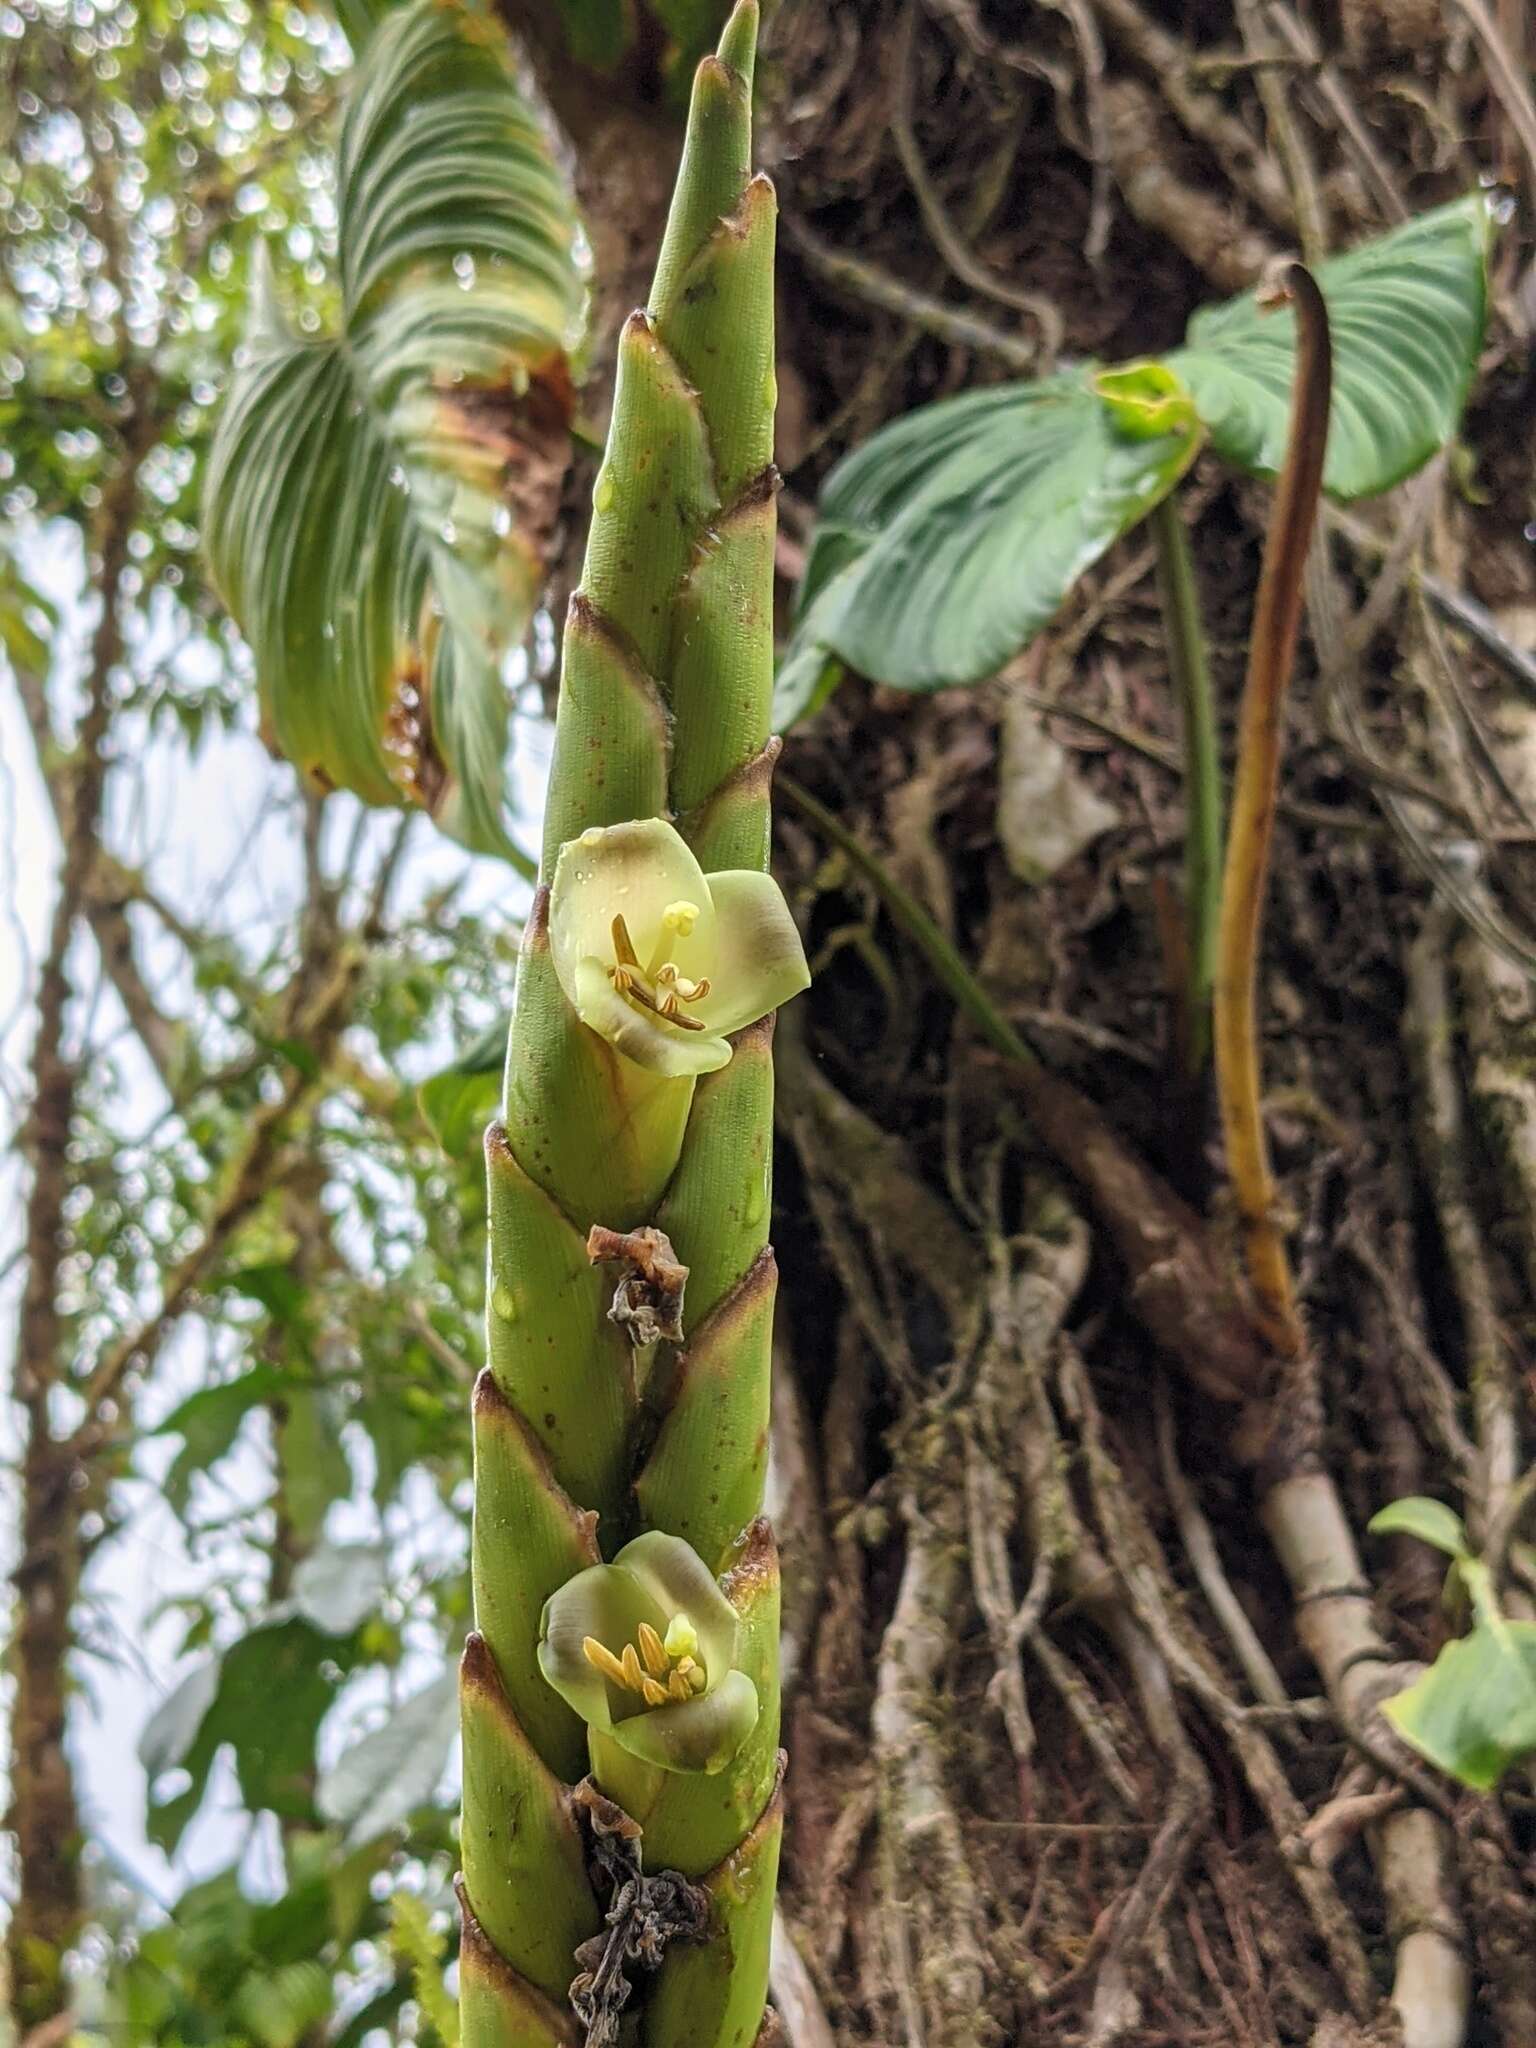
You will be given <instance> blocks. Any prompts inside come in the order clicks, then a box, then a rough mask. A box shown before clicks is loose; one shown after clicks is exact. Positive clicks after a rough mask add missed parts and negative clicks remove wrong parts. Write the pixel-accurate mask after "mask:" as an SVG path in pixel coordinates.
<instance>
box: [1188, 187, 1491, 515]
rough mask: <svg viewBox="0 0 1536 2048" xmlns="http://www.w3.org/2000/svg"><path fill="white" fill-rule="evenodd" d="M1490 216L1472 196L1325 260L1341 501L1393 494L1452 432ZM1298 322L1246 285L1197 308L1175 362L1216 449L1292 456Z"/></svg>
mask: <svg viewBox="0 0 1536 2048" xmlns="http://www.w3.org/2000/svg"><path fill="white" fill-rule="evenodd" d="M1490 220H1491V216H1490V213H1489V208H1488V202H1487V200H1486V198H1485V197H1484V196H1483V194H1482V193H1480V192H1474V193H1471V194H1469V195H1468V196H1467V197H1466V198H1465V199H1458V200H1456V201H1455V202H1454V203H1453V204H1452V205H1450V206H1442V207H1439V208H1438V209H1437V210H1436V211H1435V212H1433V213H1427V214H1424V215H1423V216H1422V217H1421V218H1420V219H1418V220H1411V221H1408V222H1406V223H1405V225H1404V226H1402V227H1400V228H1396V229H1394V230H1393V232H1392V233H1391V234H1389V235H1383V236H1381V237H1380V238H1379V239H1378V240H1376V241H1372V242H1366V243H1364V244H1363V245H1362V246H1361V247H1360V248H1358V249H1351V250H1350V251H1349V252H1348V254H1347V255H1343V256H1332V257H1329V258H1328V259H1327V260H1326V261H1324V262H1322V263H1319V264H1318V265H1317V268H1316V277H1317V281H1318V284H1319V285H1320V286H1321V288H1322V293H1323V297H1324V298H1325V299H1326V300H1327V302H1328V319H1329V325H1330V327H1331V328H1332V331H1333V351H1334V375H1333V414H1332V421H1331V425H1330V429H1329V435H1328V460H1327V466H1326V469H1325V471H1324V475H1323V486H1324V488H1325V489H1326V490H1327V491H1328V492H1329V493H1330V494H1331V495H1332V496H1333V497H1335V498H1365V497H1370V496H1372V495H1373V494H1374V493H1376V492H1377V491H1385V490H1387V489H1389V488H1390V487H1391V486H1392V485H1393V484H1395V483H1399V482H1401V480H1402V479H1403V478H1404V477H1405V476H1410V475H1411V474H1412V473H1413V471H1414V470H1416V469H1417V468H1418V467H1419V466H1420V464H1422V463H1424V462H1426V461H1427V460H1428V459H1429V457H1430V456H1431V455H1433V454H1434V453H1435V451H1436V449H1438V448H1441V447H1443V446H1444V445H1445V443H1446V442H1447V441H1449V440H1450V438H1451V436H1452V435H1453V434H1454V433H1455V431H1456V426H1457V422H1458V420H1459V419H1460V417H1461V409H1462V407H1463V405H1464V404H1465V403H1466V397H1467V390H1468V387H1469V385H1470V384H1471V381H1472V374H1473V371H1474V369H1475V368H1476V365H1477V354H1478V350H1479V348H1480V346H1481V345H1482V338H1483V320H1484V314H1485V304H1486V298H1487V278H1486V264H1487V250H1488V239H1489V230H1490ZM1295 327H1296V323H1295V316H1294V314H1293V313H1292V311H1291V309H1290V308H1289V307H1288V306H1286V307H1281V308H1278V309H1277V310H1275V311H1273V312H1262V311H1260V309H1259V307H1258V304H1257V303H1256V300H1255V296H1254V294H1253V293H1252V292H1248V293H1246V294H1245V295H1244V296H1243V297H1242V298H1238V299H1233V300H1231V301H1230V302H1229V303H1228V304H1227V305H1225V306H1214V307H1211V308H1209V309H1208V310H1206V311H1205V312H1201V313H1197V314H1196V315H1195V317H1194V319H1193V320H1192V321H1191V322H1190V325H1189V334H1188V338H1187V340H1186V343H1185V346H1184V347H1183V348H1181V349H1179V350H1178V351H1177V352H1176V353H1175V354H1173V355H1171V356H1169V357H1168V358H1167V363H1168V366H1169V367H1170V368H1171V369H1173V370H1175V371H1177V373H1178V375H1179V376H1180V377H1181V378H1182V379H1183V381H1184V382H1185V383H1186V384H1187V385H1188V386H1189V388H1190V390H1191V391H1192V392H1193V393H1194V398H1195V403H1196V405H1197V406H1198V407H1199V410H1200V416H1201V418H1202V419H1203V420H1204V421H1205V424H1206V428H1207V430H1208V431H1209V433H1210V437H1211V445H1212V447H1213V448H1214V449H1215V450H1216V452H1217V454H1218V455H1220V456H1222V457H1223V458H1224V460H1226V461H1227V462H1230V463H1233V464H1235V465H1236V466H1237V467H1238V468H1239V469H1246V470H1250V471H1252V472H1253V473H1255V474H1256V475H1259V476H1274V475H1276V474H1277V473H1278V471H1279V468H1280V464H1281V462H1282V460H1283V458H1284V454H1285V437H1286V423H1287V420H1288V419H1289V416H1290V397H1291V376H1292V371H1293V368H1294V364H1295Z"/></svg>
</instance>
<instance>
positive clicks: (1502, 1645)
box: [1383, 1620, 1536, 1792]
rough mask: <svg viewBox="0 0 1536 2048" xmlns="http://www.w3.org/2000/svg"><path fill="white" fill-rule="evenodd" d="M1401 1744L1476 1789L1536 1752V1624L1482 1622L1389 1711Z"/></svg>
mask: <svg viewBox="0 0 1536 2048" xmlns="http://www.w3.org/2000/svg"><path fill="white" fill-rule="evenodd" d="M1383 1711H1384V1712H1385V1714H1386V1716H1387V1719H1388V1720H1389V1721H1390V1722H1391V1723H1392V1725H1393V1727H1394V1728H1395V1729H1396V1730H1397V1732H1398V1734H1399V1735H1401V1736H1402V1738H1403V1740H1404V1741H1405V1742H1407V1743H1409V1744H1410V1745H1411V1746H1412V1747H1413V1748H1414V1749H1416V1750H1417V1751H1418V1752H1419V1754H1420V1755H1421V1756H1423V1757H1427V1758H1428V1760H1429V1761H1430V1762H1431V1763H1432V1764H1435V1765H1437V1766H1438V1768H1439V1769H1440V1770H1442V1771H1444V1772H1446V1774H1447V1775H1448V1776H1450V1777H1452V1778H1455V1779H1457V1780H1458V1781H1459V1782H1460V1783H1461V1784H1463V1785H1468V1786H1470V1787H1471V1788H1472V1790H1473V1791H1474V1792H1487V1791H1491V1790H1492V1788H1493V1787H1494V1786H1495V1785H1497V1784H1498V1782H1499V1780H1500V1778H1501V1777H1502V1776H1503V1775H1504V1773H1505V1772H1506V1771H1507V1770H1509V1769H1510V1767H1511V1766H1512V1765H1514V1764H1517V1763H1518V1762H1519V1761H1520V1760H1521V1758H1522V1757H1526V1756H1529V1755H1531V1754H1532V1752H1533V1751H1536V1622H1529V1621H1502V1620H1501V1621H1499V1622H1498V1623H1496V1624H1494V1623H1487V1622H1484V1623H1480V1624H1479V1625H1478V1627H1476V1628H1474V1629H1473V1631H1472V1633H1471V1634H1470V1635H1466V1636H1461V1637H1459V1638H1458V1639H1457V1640H1456V1641H1455V1642H1452V1643H1447V1644H1446V1646H1445V1648H1444V1649H1443V1650H1442V1651H1441V1652H1440V1654H1439V1656H1438V1657H1437V1658H1436V1659H1435V1661H1434V1663H1433V1664H1432V1665H1431V1666H1430V1668H1429V1670H1428V1671H1426V1672H1425V1674H1424V1676H1423V1677H1422V1678H1420V1679H1418V1680H1417V1681H1416V1682H1415V1683H1414V1684H1413V1685H1411V1686H1409V1687H1408V1689H1407V1691H1406V1692H1400V1693H1398V1695H1397V1696H1396V1698H1395V1699H1390V1700H1388V1701H1387V1702H1386V1703H1385V1706H1384V1708H1383Z"/></svg>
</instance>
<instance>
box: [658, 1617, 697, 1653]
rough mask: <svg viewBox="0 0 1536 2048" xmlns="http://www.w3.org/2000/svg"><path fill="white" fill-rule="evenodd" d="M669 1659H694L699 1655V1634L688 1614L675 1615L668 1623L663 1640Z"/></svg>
mask: <svg viewBox="0 0 1536 2048" xmlns="http://www.w3.org/2000/svg"><path fill="white" fill-rule="evenodd" d="M663 1640H664V1642H665V1644H666V1650H667V1655H668V1656H669V1657H677V1658H680V1657H693V1656H696V1655H697V1654H698V1648H699V1632H698V1630H697V1629H696V1628H695V1627H694V1625H693V1623H692V1622H691V1621H690V1620H689V1619H688V1617H687V1615H686V1614H674V1615H673V1617H672V1619H671V1620H670V1621H669V1622H668V1623H667V1633H666V1635H665V1637H664V1638H663Z"/></svg>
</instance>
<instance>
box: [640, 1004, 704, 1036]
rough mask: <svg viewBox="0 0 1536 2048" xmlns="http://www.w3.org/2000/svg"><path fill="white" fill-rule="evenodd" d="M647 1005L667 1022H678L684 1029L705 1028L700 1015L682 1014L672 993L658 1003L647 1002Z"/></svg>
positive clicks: (679, 1005)
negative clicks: (686, 1015)
mask: <svg viewBox="0 0 1536 2048" xmlns="http://www.w3.org/2000/svg"><path fill="white" fill-rule="evenodd" d="M647 1007H648V1008H654V1010H655V1012H656V1014H657V1016H658V1017H665V1018H666V1020H667V1022H668V1023H669V1024H680V1025H681V1026H682V1027H683V1029H684V1030H685V1031H703V1030H704V1029H706V1026H705V1023H704V1019H703V1018H702V1017H685V1016H684V1015H683V1009H682V1005H681V1003H679V1001H678V999H677V997H676V996H674V995H665V996H663V997H662V999H661V1001H660V1002H659V1003H656V1004H648V1005H647Z"/></svg>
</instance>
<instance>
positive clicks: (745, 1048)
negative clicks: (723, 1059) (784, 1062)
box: [720, 1010, 778, 1073]
mask: <svg viewBox="0 0 1536 2048" xmlns="http://www.w3.org/2000/svg"><path fill="white" fill-rule="evenodd" d="M777 1020H778V1012H777V1010H770V1011H769V1012H768V1014H767V1016H766V1017H759V1018H758V1020H757V1022H756V1023H755V1024H744V1025H743V1026H742V1027H741V1029H740V1030H739V1031H733V1032H732V1033H731V1048H732V1051H733V1054H734V1056H735V1058H737V1059H740V1057H741V1055H742V1054H743V1053H744V1052H745V1053H754V1052H755V1053H762V1054H764V1055H765V1056H766V1055H769V1054H771V1053H772V1051H773V1032H774V1025H775V1023H776V1022H777ZM720 1071H721V1073H726V1072H728V1071H729V1069H727V1068H725V1067H722V1068H721V1069H720Z"/></svg>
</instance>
